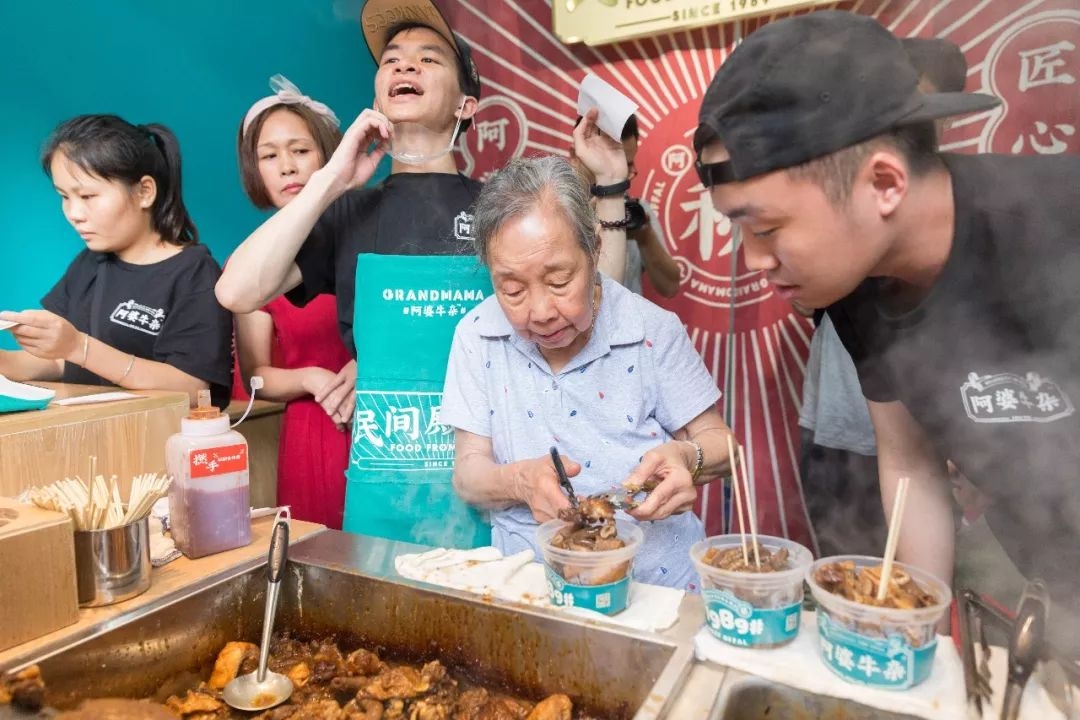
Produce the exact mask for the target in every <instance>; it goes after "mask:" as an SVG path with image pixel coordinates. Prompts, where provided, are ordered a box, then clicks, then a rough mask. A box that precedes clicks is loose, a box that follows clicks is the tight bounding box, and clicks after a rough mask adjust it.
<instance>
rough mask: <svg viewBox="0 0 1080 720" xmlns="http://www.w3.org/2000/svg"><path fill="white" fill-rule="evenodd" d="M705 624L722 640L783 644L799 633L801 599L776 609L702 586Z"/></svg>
mask: <svg viewBox="0 0 1080 720" xmlns="http://www.w3.org/2000/svg"><path fill="white" fill-rule="evenodd" d="M701 597H702V599H704V600H705V624H706V625H708V626H709V630H711V631H712V634H713V635H715V636H716V637H718V638H720V639H721V640H723V641H724V642H726V643H730V644H732V645H739V646H741V647H756V646H759V645H764V646H767V647H771V646H774V645H780V644H783V643H786V642H788V641H790V640H792V639H794V638H795V636H796V635H798V634H799V618H800V617H801V611H802V601H799V602H794V603H790V604H788V605H784V606H782V607H777V608H758V607H754V606H753V605H752V604H750V603H748V602H746V601H745V600H743V599H741V598H738V597H736V596H735V595H733V594H732V593H730V592H728V591H727V590H716V589H713V588H706V589H704V590H702V591H701Z"/></svg>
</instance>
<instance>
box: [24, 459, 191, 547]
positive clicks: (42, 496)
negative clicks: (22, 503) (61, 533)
mask: <svg viewBox="0 0 1080 720" xmlns="http://www.w3.org/2000/svg"><path fill="white" fill-rule="evenodd" d="M90 469H91V473H95V474H92V475H91V476H90V477H91V478H92V479H91V480H90V481H88V482H87V481H84V480H83V479H82V478H80V477H79V476H77V475H76V476H75V479H74V480H72V479H71V478H64V479H63V480H57V481H56V482H54V483H50V484H49V485H45V486H44V487H34V488H31V489H30V492H29V497H30V501H31V502H33V503H34V504H35V505H37V506H38V507H40V508H43V509H45V510H54V511H56V512H62V513H67V514H68V515H69V516H70V517H71V522H72V524H73V525H74V527H75V529H76V530H108V529H109V528H114V527H120V526H122V525H127V524H129V523H132V522H135V521H136V520H141V519H142V518H144V517H146V515H148V514H149V513H150V509H151V508H152V507H153V506H154V503H155V502H157V501H158V500H159V499H161V498H162V497H164V496H165V494H166V493H167V492H168V491H169V484H170V480H169V478H168V476H167V475H158V474H157V473H144V474H142V475H136V476H135V477H134V478H132V481H131V492H130V493H128V499H127V502H124V500H123V497H122V495H121V493H120V486H119V485H118V484H117V482H116V476H115V475H114V476H112V477H111V478H109V480H108V481H106V480H105V477H104V476H103V475H97V474H96V469H97V459H96V458H91V461H90Z"/></svg>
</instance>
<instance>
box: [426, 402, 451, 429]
mask: <svg viewBox="0 0 1080 720" xmlns="http://www.w3.org/2000/svg"><path fill="white" fill-rule="evenodd" d="M441 410H442V406H441V405H435V406H433V407H432V408H431V417H430V418H429V419H428V423H427V427H426V428H424V434H425V435H435V434H440V435H446V434H447V433H451V432H453V431H454V428H453V427H451V426H450V425H443V424H442V421H441V420H440V419H439V413H440V411H441Z"/></svg>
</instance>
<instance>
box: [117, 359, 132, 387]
mask: <svg viewBox="0 0 1080 720" xmlns="http://www.w3.org/2000/svg"><path fill="white" fill-rule="evenodd" d="M133 367H135V353H132V354H131V362H129V363H128V366H127V370H125V371H124V374H123V375H121V376H120V380H123V379H124V378H126V377H127V376H128V373H130V372H131V369H132V368H133ZM120 380H117V381H116V382H117V384H119V382H120Z"/></svg>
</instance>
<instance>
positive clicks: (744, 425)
mask: <svg viewBox="0 0 1080 720" xmlns="http://www.w3.org/2000/svg"><path fill="white" fill-rule="evenodd" d="M555 1H559V0H555ZM651 1H652V2H654V3H657V4H658V5H662V4H663V2H662V0H651ZM440 5H441V6H442V7H443V9H444V11H445V12H447V14H448V15H449V16H450V18H451V22H452V24H453V25H454V27H455V28H456V29H457V30H458V32H460V33H461V35H462V36H464V37H465V38H466V39H467V40H468V41H469V42H470V43H471V44H472V46H473V48H474V50H473V54H474V57H475V58H476V62H477V65H478V66H479V68H480V74H481V75H482V77H483V81H484V86H485V96H484V98H483V99H482V101H481V103H480V110H479V112H478V114H477V118H476V129H475V131H473V132H470V133H468V134H467V136H466V142H465V145H464V147H462V148H461V151H460V157H459V161H460V163H461V166H462V168H463V170H464V171H465V172H466V173H467V174H469V175H471V176H473V177H476V178H480V179H484V178H485V177H487V176H488V175H490V174H491V172H492V171H494V170H495V169H497V168H499V167H500V166H501V165H503V164H504V163H505V162H506V161H507V160H508V159H510V158H511V157H514V156H517V155H521V154H526V155H533V154H549V153H555V154H560V155H565V154H567V149H568V148H569V146H570V143H571V138H570V132H571V129H572V126H573V123H574V119H575V117H576V111H575V107H576V98H577V87H578V83H580V81H581V79H582V78H583V77H584V76H585V74H586V73H588V72H594V73H596V74H597V75H599V76H600V77H602V78H603V79H605V80H606V81H608V82H609V83H611V84H612V85H614V86H615V87H617V88H619V89H620V90H621V91H622V92H624V93H625V94H626V95H628V96H629V97H631V98H632V99H633V100H634V101H635V102H637V104H638V105H639V111H638V118H639V122H640V127H641V144H640V151H639V155H638V159H637V165H638V168H639V169H640V174H639V175H638V177H637V179H636V180H635V183H634V187H633V188H632V192H633V193H634V194H635V195H640V196H641V197H643V198H644V199H646V200H647V201H648V202H649V203H650V204H651V205H652V207H653V208H654V209H655V211H656V213H657V215H658V217H659V220H660V225H661V227H662V230H663V235H664V241H665V242H666V244H667V247H668V250H669V251H670V252H671V254H672V255H673V256H674V257H675V258H676V260H677V262H678V264H679V267H680V268H681V270H682V278H681V283H682V284H681V291H680V293H679V295H678V296H677V297H675V298H674V299H672V300H664V299H662V298H658V297H657V296H656V294H655V293H651V291H649V289H648V288H647V293H648V294H649V296H650V297H651V298H652V299H653V300H655V301H656V302H658V303H659V304H661V305H663V306H665V307H667V308H669V309H671V310H673V311H675V312H677V313H678V314H679V316H680V317H681V318H682V320H683V322H684V323H686V326H687V330H688V332H689V333H690V336H691V338H692V339H693V342H694V345H695V347H696V348H697V349H698V351H699V352H700V353H701V355H702V357H703V358H704V360H705V363H706V364H707V366H708V367H709V368H710V370H711V371H712V373H713V376H714V377H715V378H716V381H717V384H718V385H719V386H720V387H721V388H722V389H724V391H725V394H726V397H727V399H726V403H725V408H726V410H727V413H728V417H729V421H730V422H731V425H732V427H733V428H734V430H735V432H736V434H737V436H738V437H739V438H740V440H741V441H742V443H743V444H744V446H745V447H746V450H747V452H748V453H749V456H750V458H751V463H750V476H751V483H752V486H753V492H754V493H755V496H756V500H757V507H758V523H759V530H760V532H763V533H769V534H774V535H782V536H786V537H790V538H792V539H795V540H798V541H800V542H803V543H811V542H812V531H811V529H810V527H809V523H808V520H807V518H806V513H805V510H804V508H803V502H802V497H801V486H800V481H799V476H798V455H799V439H798V427H797V417H798V408H799V404H800V398H801V393H802V379H803V374H804V371H805V363H806V357H807V354H808V350H809V343H810V335H811V331H812V328H811V326H810V323H809V322H808V321H807V320H806V319H804V318H802V317H800V316H798V315H796V314H795V313H794V312H793V311H792V308H791V306H790V305H789V304H788V303H787V302H786V301H784V300H783V299H781V298H779V297H777V296H776V295H775V294H774V293H773V291H772V289H771V288H770V287H769V285H768V283H767V282H766V281H765V279H764V278H763V277H762V276H761V275H759V274H757V273H753V272H749V271H748V270H747V269H746V266H745V263H744V261H743V258H742V256H741V254H740V253H739V244H738V241H737V237H733V235H732V231H731V223H730V222H729V221H728V220H727V218H725V217H723V216H722V215H720V214H718V213H716V212H714V211H713V209H712V205H711V203H710V201H709V196H708V194H707V193H706V192H704V190H703V188H702V187H701V184H700V183H699V182H698V181H697V178H696V176H695V174H694V172H693V155H692V151H691V147H690V139H691V136H692V134H693V131H694V129H695V127H696V125H697V111H698V106H699V104H700V101H701V97H702V95H703V94H704V92H705V89H706V87H707V86H708V83H709V81H710V80H711V79H712V77H713V75H714V73H715V72H716V70H717V68H718V67H719V66H720V64H721V63H722V62H723V61H724V59H725V58H726V57H727V55H728V54H729V53H730V52H731V50H732V49H733V48H734V47H735V46H736V45H737V44H738V43H739V41H740V40H741V39H742V38H743V37H745V36H746V35H747V34H749V33H750V32H753V30H754V29H756V28H757V27H758V26H759V25H761V24H762V23H765V22H769V21H770V20H772V19H774V17H775V16H774V17H765V18H759V19H754V20H750V21H745V22H736V23H729V24H726V25H717V26H712V27H707V28H702V29H697V30H691V31H685V32H678V33H674V34H671V35H665V36H660V37H653V38H647V39H642V40H635V41H631V42H626V43H620V44H617V45H610V46H604V47H600V48H590V47H587V46H584V45H575V46H566V45H563V44H562V43H561V42H560V41H559V40H558V39H557V38H556V37H555V36H554V35H553V34H552V32H551V6H550V4H549V3H548V2H545V1H544V0H491V1H489V2H484V1H483V0H440ZM835 7H837V8H839V9H845V10H852V11H854V12H858V13H862V14H866V15H870V16H873V17H874V18H876V19H877V20H878V21H879V22H881V23H882V24H883V25H885V26H886V27H888V28H889V29H890V30H892V31H893V32H894V33H896V34H897V35H899V36H901V37H907V36H918V37H941V38H945V39H947V40H950V41H952V42H954V43H956V44H957V45H959V46H960V47H961V48H962V49H963V51H964V53H965V56H966V57H967V61H968V66H969V72H968V84H967V89H968V90H969V91H982V92H989V93H991V94H994V95H996V96H998V97H1000V98H1001V99H1002V100H1003V101H1004V102H1003V104H1002V106H1001V107H1000V108H997V109H995V110H991V111H989V112H985V113H982V114H979V115H973V116H969V117H965V118H962V119H960V120H958V121H956V122H954V123H953V124H952V125H951V126H950V127H949V128H947V129H946V131H945V134H944V136H943V149H945V150H952V151H960V152H1003V153H1061V152H1069V153H1076V152H1077V151H1078V149H1080V136H1078V134H1077V132H1076V130H1077V128H1076V118H1078V117H1080V92H1078V91H1080V87H1077V78H1080V50H1078V49H1077V45H1078V44H1080V10H1078V9H1077V8H1076V2H1075V0H1031V1H1029V2H1026V3H1024V2H1022V1H1021V0H1017V1H1016V2H1001V1H1000V0H925V1H923V0H904V1H903V2H900V1H899V0H897V1H895V2H894V1H892V0H866V1H863V0H860V1H858V2H844V3H838V4H837V5H836V6H835ZM988 181H990V182H992V179H990V178H988ZM722 492H723V491H722V488H721V486H720V485H718V484H714V485H712V486H710V487H709V489H708V491H707V492H706V493H704V495H703V498H702V501H701V506H700V507H699V512H700V513H701V514H702V516H703V518H704V519H705V521H706V527H707V530H708V532H709V534H716V533H719V532H722V531H723V530H725V529H726V527H727V522H726V520H727V517H726V513H725V511H724V509H723V508H724V503H723V499H722Z"/></svg>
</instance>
